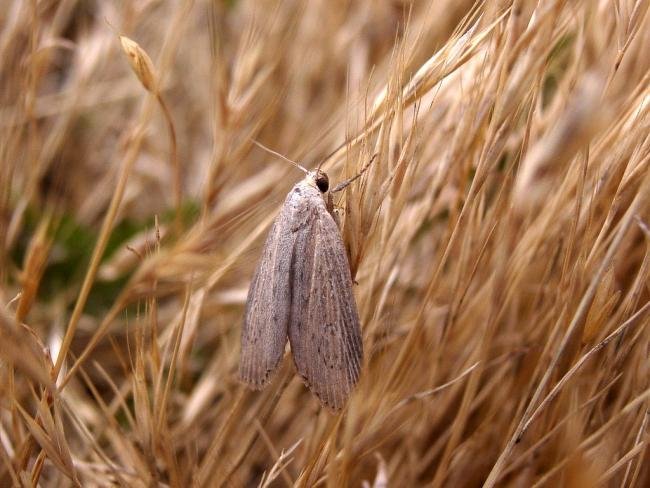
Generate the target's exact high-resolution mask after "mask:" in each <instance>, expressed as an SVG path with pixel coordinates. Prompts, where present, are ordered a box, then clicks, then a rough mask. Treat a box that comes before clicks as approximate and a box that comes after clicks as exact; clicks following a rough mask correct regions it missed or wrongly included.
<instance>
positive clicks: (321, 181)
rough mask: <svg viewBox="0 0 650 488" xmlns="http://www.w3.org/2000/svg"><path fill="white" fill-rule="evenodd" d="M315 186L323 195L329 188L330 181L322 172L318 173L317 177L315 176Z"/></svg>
mask: <svg viewBox="0 0 650 488" xmlns="http://www.w3.org/2000/svg"><path fill="white" fill-rule="evenodd" d="M316 186H317V187H318V189H319V190H320V191H321V193H325V192H326V191H327V189H328V188H329V187H330V179H329V178H328V177H327V175H326V174H325V173H323V172H322V171H319V172H318V175H317V176H316Z"/></svg>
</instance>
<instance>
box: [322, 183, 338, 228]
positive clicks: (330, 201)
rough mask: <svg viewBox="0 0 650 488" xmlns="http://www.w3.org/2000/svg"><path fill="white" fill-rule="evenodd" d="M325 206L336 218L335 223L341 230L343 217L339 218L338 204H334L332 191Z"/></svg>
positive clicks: (328, 194)
mask: <svg viewBox="0 0 650 488" xmlns="http://www.w3.org/2000/svg"><path fill="white" fill-rule="evenodd" d="M325 207H326V208H327V211H328V212H329V214H330V215H331V216H332V218H333V219H334V223H335V224H336V227H337V228H338V229H339V230H341V219H340V218H339V213H338V209H337V207H336V205H334V197H333V196H332V193H331V192H328V193H327V199H326V200H325Z"/></svg>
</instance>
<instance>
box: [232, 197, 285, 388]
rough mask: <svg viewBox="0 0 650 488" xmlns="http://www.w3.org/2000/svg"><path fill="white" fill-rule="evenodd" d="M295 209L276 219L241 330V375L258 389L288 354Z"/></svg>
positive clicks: (263, 253) (257, 271) (254, 279)
mask: <svg viewBox="0 0 650 488" xmlns="http://www.w3.org/2000/svg"><path fill="white" fill-rule="evenodd" d="M290 212H291V209H290V208H288V206H287V205H284V206H283V208H282V210H281V211H280V214H279V215H278V216H277V217H276V219H275V221H274V222H273V226H272V227H271V230H270V231H269V235H268V237H267V238H266V242H265V244H264V250H263V252H262V257H261V258H260V261H259V263H258V265H257V269H256V271H255V275H254V276H253V280H252V282H251V286H250V288H249V289H248V297H247V299H246V311H245V314H244V326H243V327H242V333H241V357H240V363H239V376H240V378H241V380H242V381H243V382H244V383H246V384H247V385H248V386H250V387H251V388H254V389H261V388H263V387H264V386H266V384H267V383H268V382H269V380H270V379H271V376H272V375H273V373H274V372H275V370H276V369H277V367H278V363H279V362H280V360H281V359H282V356H283V354H284V347H285V345H286V343H287V328H288V324H289V313H290V308H291V285H290V280H291V276H290V271H291V253H292V248H293V235H292V231H291V225H290V219H288V217H290V215H289V214H290Z"/></svg>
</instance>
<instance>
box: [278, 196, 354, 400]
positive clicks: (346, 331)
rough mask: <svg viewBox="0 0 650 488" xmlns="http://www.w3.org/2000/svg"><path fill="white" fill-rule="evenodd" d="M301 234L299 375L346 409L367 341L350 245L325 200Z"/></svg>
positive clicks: (296, 332)
mask: <svg viewBox="0 0 650 488" xmlns="http://www.w3.org/2000/svg"><path fill="white" fill-rule="evenodd" d="M310 207H311V208H310V211H311V213H312V215H311V218H309V219H308V224H307V225H305V226H304V227H303V228H302V229H301V230H300V231H298V233H297V236H296V241H295V244H294V265H293V284H294V285H293V301H292V308H291V321H290V324H289V342H290V344H291V351H292V353H293V358H294V362H295V364H296V369H297V370H298V373H299V374H300V375H301V376H302V378H303V379H304V381H305V383H306V384H307V386H308V387H309V389H310V390H311V391H312V392H313V393H314V394H315V395H316V396H317V397H318V398H319V399H320V401H321V402H322V403H323V404H324V405H326V406H327V407H329V408H331V409H333V410H340V409H341V408H342V407H343V405H344V404H345V402H346V401H347V398H348V396H349V395H350V393H351V391H352V389H353V388H354V386H355V385H356V383H357V381H358V379H359V373H360V370H361V363H362V357H363V352H362V341H361V330H360V327H359V314H358V312H357V307H356V303H355V300H354V294H353V292H352V277H351V275H350V266H349V264H348V259H347V255H346V253H345V247H344V245H343V241H342V239H341V236H340V232H339V229H338V227H337V226H336V223H335V222H334V220H333V218H332V216H331V215H330V214H329V213H328V212H327V209H326V207H325V205H324V202H323V201H322V199H320V201H315V199H314V200H311V204H310Z"/></svg>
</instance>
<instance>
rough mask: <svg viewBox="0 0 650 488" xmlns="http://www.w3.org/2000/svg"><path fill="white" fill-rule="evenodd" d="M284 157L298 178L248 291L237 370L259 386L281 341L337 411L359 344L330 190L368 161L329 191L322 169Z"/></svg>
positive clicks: (355, 369) (356, 367)
mask: <svg viewBox="0 0 650 488" xmlns="http://www.w3.org/2000/svg"><path fill="white" fill-rule="evenodd" d="M258 145H259V146H261V147H262V148H264V149H266V150H267V151H269V152H272V153H273V154H275V155H277V156H280V157H282V158H283V159H287V158H284V156H282V155H280V154H278V153H276V152H274V151H272V150H270V149H268V148H266V147H264V146H262V145H261V144H258ZM373 159H374V158H373ZM287 160H288V159H287ZM288 161H290V162H291V163H293V164H294V165H296V166H297V167H298V168H300V169H301V170H302V171H303V172H304V173H305V178H304V179H303V180H302V181H300V182H299V183H297V184H296V185H295V186H294V187H293V188H292V189H291V191H290V192H289V194H288V195H287V197H286V200H285V202H284V205H283V206H282V209H281V211H280V213H279V214H278V216H277V217H276V218H275V221H274V222H273V225H272V227H271V230H270V231H269V234H268V237H267V238H266V242H265V244H264V250H263V251H262V257H261V259H260V261H259V263H258V265H257V269H256V271H255V274H254V276H253V280H252V282H251V286H250V288H249V290H248V297H247V299H246V310H245V316H244V325H243V328H242V333H241V359H240V364H239V375H240V378H241V380H242V381H243V382H244V383H245V384H246V385H248V386H249V387H251V388H253V389H257V390H259V389H262V388H264V387H265V386H266V385H267V384H268V383H269V381H270V380H271V378H272V375H273V373H274V372H275V371H276V369H277V367H278V364H279V363H280V360H281V359H282V357H283V355H284V349H285V346H286V343H287V340H288V341H289V344H290V346H291V352H292V355H293V360H294V364H295V367H296V370H297V372H298V374H299V375H300V376H301V377H302V379H303V381H304V382H305V384H306V385H307V387H308V388H309V389H310V390H311V391H312V393H314V394H315V395H316V396H317V397H318V398H319V400H320V401H321V403H322V404H323V405H325V406H326V407H329V408H330V409H332V410H334V411H338V410H340V409H341V408H342V407H343V406H344V405H345V403H346V401H347V399H348V397H349V396H350V393H351V392H352V390H353V388H354V386H355V385H356V383H357V381H358V380H359V374H360V371H361V364H362V360H363V346H362V340H361V329H360V327H359V313H358V311H357V305H356V302H355V299H354V294H353V292H352V277H351V274H350V266H349V263H348V258H347V254H346V251H345V246H344V245H343V240H342V238H341V234H340V232H339V228H338V225H337V222H336V219H335V214H334V211H333V204H332V197H331V193H333V192H336V191H340V190H342V189H343V188H345V186H347V185H348V184H349V183H351V182H352V181H353V180H354V179H356V178H358V177H359V176H360V175H361V174H362V173H363V172H364V171H365V169H367V167H368V165H369V164H370V163H368V165H366V167H365V168H364V169H363V170H362V171H361V172H360V173H359V174H358V175H357V176H355V177H354V178H352V179H350V180H348V181H346V182H344V183H342V184H340V185H338V186H337V187H336V188H334V189H333V190H331V192H328V190H329V178H328V176H327V174H326V173H324V172H323V171H321V170H320V169H316V170H315V171H308V170H306V169H305V168H303V167H302V166H300V165H298V164H297V163H295V162H293V161H291V160H288ZM371 162H372V161H371Z"/></svg>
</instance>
